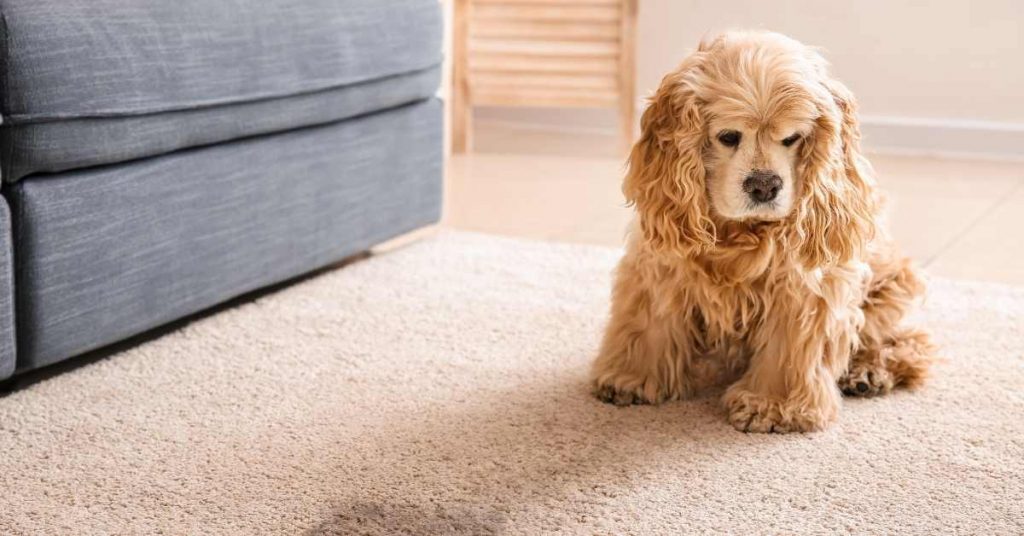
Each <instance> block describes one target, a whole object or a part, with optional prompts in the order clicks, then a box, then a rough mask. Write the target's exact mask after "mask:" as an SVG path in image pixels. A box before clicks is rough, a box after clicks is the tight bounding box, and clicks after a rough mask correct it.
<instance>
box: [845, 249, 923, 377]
mask: <svg viewBox="0 0 1024 536" xmlns="http://www.w3.org/2000/svg"><path fill="white" fill-rule="evenodd" d="M872 268H873V270H874V274H875V275H874V277H873V279H872V282H871V287H870V289H869V292H868V296H867V299H866V300H865V302H864V304H863V305H862V306H861V308H862V309H863V311H864V327H863V328H862V329H861V332H860V349H859V350H858V351H857V353H856V354H854V356H853V358H852V359H851V360H850V365H849V368H848V369H847V371H846V373H845V374H844V375H843V377H842V378H840V380H839V387H840V388H841V389H842V390H843V393H845V394H847V395H852V396H874V395H881V394H886V393H888V392H889V391H891V390H892V389H894V388H896V387H900V386H903V387H909V388H914V387H917V386H919V385H921V384H922V383H923V382H924V380H925V378H927V376H928V369H929V368H930V367H931V365H932V363H933V362H934V361H935V347H934V346H933V345H932V344H931V342H930V340H929V336H928V333H927V332H925V331H923V330H920V329H915V328H906V327H901V326H900V325H899V324H900V321H901V320H902V319H903V317H904V315H906V313H907V310H908V309H909V308H910V306H911V305H912V304H913V302H914V301H915V300H916V299H917V298H918V297H919V296H921V295H922V294H923V293H924V284H923V283H922V281H921V279H920V277H918V275H917V273H915V271H914V269H913V267H912V266H911V265H910V262H909V261H908V260H906V259H898V260H891V259H890V260H887V261H885V262H883V261H882V260H879V261H876V262H875V263H873V266H872Z"/></svg>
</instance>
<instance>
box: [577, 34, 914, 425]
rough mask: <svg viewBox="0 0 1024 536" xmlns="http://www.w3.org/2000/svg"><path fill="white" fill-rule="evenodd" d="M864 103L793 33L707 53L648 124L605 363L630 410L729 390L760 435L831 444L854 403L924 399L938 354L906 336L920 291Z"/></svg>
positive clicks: (710, 45)
mask: <svg viewBox="0 0 1024 536" xmlns="http://www.w3.org/2000/svg"><path fill="white" fill-rule="evenodd" d="M855 112H856V107H855V103H854V100H853V96H852V95H851V94H850V91H849V90H848V89H846V87H844V86H843V85H842V84H840V83H839V82H837V81H836V80H834V79H832V78H831V77H830V76H829V73H828V65H827V63H826V62H825V60H824V59H823V58H822V57H821V56H820V55H819V54H817V53H816V52H815V51H814V50H812V49H810V48H808V47H805V46H804V45H802V44H800V43H798V42H797V41H794V40H793V39H790V38H788V37H785V36H782V35H779V34H774V33H764V32H735V33H728V34H724V35H721V36H719V37H717V38H715V39H714V40H711V41H706V42H703V43H701V45H700V46H699V48H698V49H697V50H696V52H694V53H693V54H692V55H691V56H689V57H688V58H687V59H686V60H685V61H684V62H683V63H682V65H681V66H680V67H679V68H678V69H677V70H676V71H674V72H672V73H670V74H668V75H667V76H666V77H665V78H664V80H663V81H662V83H661V87H660V88H659V89H658V91H657V93H656V94H655V95H654V97H652V99H651V102H650V105H649V106H648V108H647V110H646V111H645V112H644V114H643V119H642V130H643V132H642V134H641V137H640V140H639V141H638V142H637V143H636V145H635V146H634V147H633V150H632V153H631V155H630V157H629V171H628V174H627V176H626V179H625V182H624V185H623V192H624V193H625V196H626V198H627V199H628V201H629V202H630V203H631V204H633V205H634V206H635V208H636V212H637V217H636V220H635V222H634V226H633V231H632V232H631V233H630V239H629V244H628V246H627V250H626V254H625V256H624V257H623V259H622V261H621V262H620V264H619V266H618V269H617V274H616V282H615V286H614V289H613V292H612V308H611V318H610V321H609V324H608V327H607V331H606V333H605V336H604V340H603V342H602V345H601V349H600V354H599V355H598V357H597V359H596V361H595V363H594V367H593V382H594V388H595V392H596V394H597V396H598V397H599V398H601V399H602V400H604V401H606V402H611V403H614V404H617V405H627V404H641V403H652V404H656V403H659V402H662V401H665V400H674V399H680V398H684V397H687V396H690V395H694V394H697V393H699V392H701V391H704V390H706V389H707V388H710V387H713V386H716V385H726V384H729V387H728V388H727V389H726V391H725V394H724V397H723V402H724V404H725V406H726V409H727V410H728V414H729V421H730V422H731V423H732V424H733V426H735V427H736V428H737V429H739V430H744V431H749V432H796V431H800V432H803V431H812V430H820V429H822V428H824V427H825V426H826V425H828V424H829V423H830V422H831V421H833V420H834V419H835V418H836V415H837V413H838V411H839V407H840V404H841V398H842V396H841V393H846V394H849V395H857V396H870V395H876V394H882V393H886V392H888V391H889V390H891V389H893V388H894V387H898V386H906V387H914V386H917V385H918V384H920V383H921V382H922V381H923V379H924V378H925V376H926V373H927V370H928V367H929V365H930V364H931V362H932V361H933V347H932V345H931V344H930V342H929V339H928V335H927V333H925V332H924V331H921V330H919V329H914V328H908V327H902V326H900V321H901V319H902V317H903V316H904V314H905V313H906V312H907V310H908V308H909V307H910V306H911V305H912V303H913V302H914V301H916V298H918V297H919V296H920V295H921V294H922V293H923V291H924V288H923V284H922V281H921V279H920V278H919V276H918V274H917V273H915V271H914V269H913V268H912V266H911V265H910V262H909V261H908V260H907V259H906V258H904V257H902V256H900V255H899V254H898V253H897V251H896V248H895V246H894V244H893V241H892V239H891V238H890V237H889V236H888V235H887V233H886V231H885V229H884V228H883V227H882V225H881V222H880V196H879V193H878V191H877V189H876V186H875V181H874V179H873V177H872V171H871V168H870V165H869V164H868V162H867V161H866V160H865V159H864V157H863V156H862V155H861V152H860V147H859V137H860V134H859V129H858V124H857V117H856V113H855Z"/></svg>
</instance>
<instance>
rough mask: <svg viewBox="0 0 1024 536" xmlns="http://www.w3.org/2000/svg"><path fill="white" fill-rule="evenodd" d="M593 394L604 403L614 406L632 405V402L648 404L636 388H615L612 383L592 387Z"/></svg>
mask: <svg viewBox="0 0 1024 536" xmlns="http://www.w3.org/2000/svg"><path fill="white" fill-rule="evenodd" d="M594 396H596V397H597V399H598V400H600V401H601V402H604V403H606V404H615V405H616V406H632V405H634V404H648V403H649V402H648V401H647V400H645V399H644V397H643V394H641V393H640V392H638V390H636V389H628V390H627V389H617V388H616V387H614V386H612V385H599V386H596V387H595V388H594Z"/></svg>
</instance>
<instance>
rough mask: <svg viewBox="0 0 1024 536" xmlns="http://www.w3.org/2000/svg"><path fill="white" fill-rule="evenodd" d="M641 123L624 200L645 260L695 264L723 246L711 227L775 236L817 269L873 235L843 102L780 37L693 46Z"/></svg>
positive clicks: (801, 51)
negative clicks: (653, 255) (755, 229)
mask: <svg viewBox="0 0 1024 536" xmlns="http://www.w3.org/2000/svg"><path fill="white" fill-rule="evenodd" d="M641 123H642V130H643V132H642V135H641V138H640V140H639V141H638V142H637V144H636V145H635V146H634V148H633V151H632V154H631V155H630V169H629V174H628V176H627V178H626V181H625V184H624V193H625V195H626V198H627V199H628V200H629V201H630V202H632V203H634V204H635V205H636V207H637V210H638V212H639V215H640V225H641V228H642V230H643V233H644V238H645V240H646V241H647V242H648V243H649V244H650V246H651V247H653V248H654V249H655V250H656V251H659V252H662V253H668V254H678V255H684V256H689V255H694V254H699V253H700V252H702V251H709V250H712V249H714V248H715V247H723V245H722V244H721V243H720V242H719V240H718V237H716V229H717V227H719V226H722V225H726V224H735V223H738V224H756V225H758V226H761V227H764V226H765V225H777V226H779V227H780V228H785V230H786V232H785V233H783V235H784V236H785V237H786V240H788V241H789V242H790V243H789V244H788V245H789V246H791V247H792V248H793V250H794V252H795V253H796V254H798V255H799V256H800V260H801V261H802V262H803V263H804V264H805V265H807V266H821V265H824V264H831V263H836V262H843V261H845V260H848V259H850V258H851V257H853V256H854V255H856V254H857V252H858V251H859V250H860V248H862V247H863V246H864V245H865V243H866V241H867V240H869V239H870V236H871V234H872V233H873V232H874V224H873V220H874V201H873V197H872V185H871V183H870V180H871V179H870V177H869V175H868V174H867V173H865V172H864V168H863V167H862V166H863V165H864V164H863V163H862V158H861V157H860V154H859V147H858V145H859V143H858V140H859V131H858V126H857V122H856V118H855V115H854V101H853V98H852V96H851V95H850V92H849V91H848V90H847V89H846V88H845V87H844V86H843V85H842V84H840V83H838V82H836V81H835V80H833V79H831V78H830V77H829V75H828V69H827V63H826V62H825V60H824V59H823V58H822V57H821V56H820V55H819V54H818V53H816V52H815V51H813V50H812V49H810V48H808V47H805V46H803V45H802V44H800V43H798V42H796V41H794V40H792V39H790V38H788V37H785V36H782V35H779V34H774V33H765V32H736V33H728V34H724V35H721V36H719V37H717V38H715V39H714V40H711V41H707V42H704V43H701V45H700V46H699V48H698V49H697V51H696V52H694V53H693V54H692V55H691V56H690V57H688V58H687V59H686V60H685V61H684V62H683V64H682V65H681V66H680V67H679V68H678V69H677V70H675V71H674V72H672V73H670V74H669V75H667V76H666V77H665V78H664V80H663V81H662V83H661V86H660V88H659V89H658V91H657V93H656V94H655V95H654V97H652V99H651V103H650V105H649V106H648V108H647V110H646V111H645V112H644V114H643V119H642V121H641ZM726 247H727V246H726Z"/></svg>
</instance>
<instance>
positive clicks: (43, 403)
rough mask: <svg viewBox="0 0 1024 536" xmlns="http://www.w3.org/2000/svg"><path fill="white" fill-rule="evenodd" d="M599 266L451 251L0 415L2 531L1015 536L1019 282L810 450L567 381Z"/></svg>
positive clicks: (517, 245)
mask: <svg viewBox="0 0 1024 536" xmlns="http://www.w3.org/2000/svg"><path fill="white" fill-rule="evenodd" d="M617 256H618V253H617V252H616V251H614V250H610V249H602V248H595V247H581V246H568V245H553V244H542V243H533V242H521V241H513V240H508V239H499V238H493V237H487V236H482V235H469V234H455V233H452V234H445V235H442V236H441V237H439V238H436V239H431V240H428V241H426V242H421V243H418V244H415V245H413V246H410V247H407V248H405V249H402V250H399V251H397V252H393V253H389V254H386V255H382V256H379V257H374V258H371V259H369V260H366V261H361V262H358V263H355V264H353V265H351V266H348V267H345V268H343V269H340V270H336V271H332V272H329V273H326V274H323V275H320V276H318V277H315V278H313V279H309V280H306V281H303V282H301V283H299V284H297V285H294V286H292V287H289V288H286V289H284V290H281V291H278V292H276V293H273V294H270V295H266V296H263V297H261V298H259V299H258V300H256V301H254V302H251V303H247V304H244V305H242V306H239V307H236V308H233V309H230V310H227V311H223V312H220V313H218V314H216V315H213V316H209V317H207V318H204V319H201V320H199V321H196V322H194V323H192V324H189V325H187V326H186V327H184V328H183V329H180V330H178V331H175V332H172V333H170V334H167V335H165V336H163V337H161V338H159V339H156V340H153V341H150V342H147V343H145V344H143V345H141V346H137V347H135V348H132V349H129V350H127V351H124V352H122V353H120V354H118V355H114V356H111V357H109V358H107V359H103V360H100V361H97V362H95V363H91V364H88V365H86V366H83V367H80V368H78V369H76V370H72V371H70V372H67V373H65V374H62V375H59V376H56V377H53V378H51V379H49V380H46V381H43V382H40V383H37V384H35V385H32V386H30V387H28V388H26V389H23V390H20V391H17V392H15V393H13V394H11V395H9V396H6V397H4V398H0V529H2V530H0V533H3V534H60V535H67V534H114V533H116V534H158V533H159V534H235V533H237V534H303V533H306V534H363V533H365V534H490V533H502V534H504V533H508V534H543V533H559V532H560V533H567V534H577V533H585V534H683V533H732V534H760V533H835V532H842V533H845V532H857V533H870V534H881V533H894V532H899V533H906V534H912V533H917V534H930V535H931V534H948V533H963V534H968V533H970V534H1022V533H1024V511H1022V507H1024V393H1022V389H1024V320H1022V318H1024V291H1022V290H1021V289H1016V290H1013V289H1010V288H1005V287H1000V286H993V285H983V284H962V283H950V282H942V281H937V282H935V283H934V284H933V293H932V296H931V299H930V302H929V304H928V308H927V310H926V311H925V312H924V314H923V315H922V316H923V317H924V318H925V319H926V320H927V322H928V323H929V324H931V326H932V327H933V328H934V330H935V331H936V332H937V335H938V339H939V341H940V342H941V343H942V344H943V345H944V347H945V354H946V355H947V356H948V357H949V358H950V360H949V362H948V363H947V364H945V365H943V366H941V367H940V368H939V369H938V370H937V378H936V380H935V381H934V382H933V383H932V384H930V385H929V386H928V387H927V388H926V389H925V390H924V391H922V392H920V393H918V394H913V395H912V394H906V393H899V394H896V395H895V396H891V397H888V398H882V399H877V400H867V401H861V400H853V401H848V402H847V404H846V407H845V410H844V412H843V414H842V417H841V419H840V421H839V422H838V423H837V424H836V425H835V426H833V427H832V428H831V429H830V430H828V431H826V432H823V433H819V434H814V435H789V436H779V435H773V436H765V435H744V434H741V433H739V432H736V431H734V430H733V429H732V428H731V427H730V426H729V425H728V424H726V422H725V418H724V415H723V413H722V410H721V409H720V408H719V406H718V405H717V403H716V401H715V400H711V399H708V400H698V401H691V402H684V403H673V404H669V405H665V406H662V407H657V408H653V407H635V408H628V409H617V408H614V407H611V406H606V405H603V404H600V403H598V402H597V401H595V400H593V399H592V398H591V397H590V396H588V394H587V388H586V386H585V377H586V369H587V365H588V362H589V360H590V358H591V356H592V354H593V353H594V350H595V345H596V344H597V341H598V337H599V333H600V329H601V325H602V322H603V318H604V315H605V310H606V306H607V304H606V300H607V295H608V286H609V272H610V271H611V269H612V267H613V265H614V263H615V260H616V258H617Z"/></svg>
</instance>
